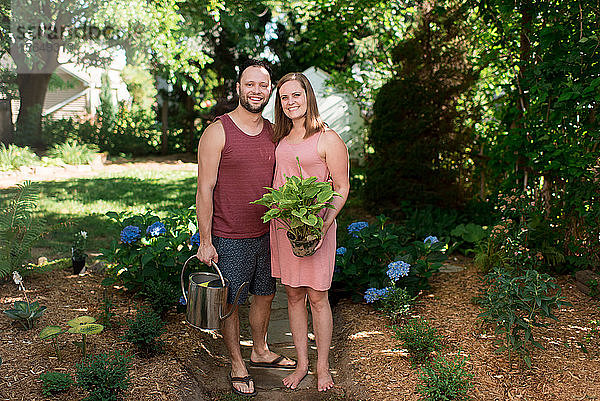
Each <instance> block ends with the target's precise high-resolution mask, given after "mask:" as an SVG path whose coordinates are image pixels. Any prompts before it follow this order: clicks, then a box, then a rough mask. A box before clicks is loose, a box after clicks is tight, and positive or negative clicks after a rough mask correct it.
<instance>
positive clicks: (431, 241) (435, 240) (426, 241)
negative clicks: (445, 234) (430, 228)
mask: <svg viewBox="0 0 600 401" xmlns="http://www.w3.org/2000/svg"><path fill="white" fill-rule="evenodd" d="M423 242H424V243H425V244H426V243H428V242H429V245H433V244H435V243H436V242H440V240H439V239H437V237H434V236H433V235H430V236H429V237H427V238H425V240H424V241H423Z"/></svg>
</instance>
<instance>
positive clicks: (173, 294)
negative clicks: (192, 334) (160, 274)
mask: <svg viewBox="0 0 600 401" xmlns="http://www.w3.org/2000/svg"><path fill="white" fill-rule="evenodd" d="M180 294H181V290H180V289H179V287H177V286H176V285H174V284H173V283H171V282H168V281H160V280H149V281H148V282H147V283H144V289H143V290H142V295H143V296H144V297H145V298H146V300H147V301H148V302H150V305H152V309H154V311H155V312H156V313H158V314H159V315H161V316H164V315H165V314H166V313H167V312H168V311H169V309H171V308H172V307H173V306H175V305H177V303H178V302H179V297H180Z"/></svg>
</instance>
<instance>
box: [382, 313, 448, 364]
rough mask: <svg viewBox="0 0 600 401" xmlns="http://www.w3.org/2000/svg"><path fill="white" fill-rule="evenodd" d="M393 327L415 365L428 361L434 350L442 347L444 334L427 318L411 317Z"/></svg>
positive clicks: (395, 335)
mask: <svg viewBox="0 0 600 401" xmlns="http://www.w3.org/2000/svg"><path fill="white" fill-rule="evenodd" d="M392 328H393V329H394V332H395V333H394V338H395V339H397V340H400V341H401V342H402V346H403V347H404V348H406V350H407V351H408V353H409V355H410V361H411V364H412V365H413V366H415V365H417V364H420V363H423V362H425V361H427V360H428V359H429V356H430V355H431V353H432V352H434V351H436V352H437V351H439V350H440V349H441V348H442V336H441V335H439V334H438V332H437V330H436V329H435V328H433V327H431V326H430V325H429V323H427V321H426V320H423V319H420V318H419V319H411V320H409V321H408V322H407V323H406V324H404V325H402V326H392Z"/></svg>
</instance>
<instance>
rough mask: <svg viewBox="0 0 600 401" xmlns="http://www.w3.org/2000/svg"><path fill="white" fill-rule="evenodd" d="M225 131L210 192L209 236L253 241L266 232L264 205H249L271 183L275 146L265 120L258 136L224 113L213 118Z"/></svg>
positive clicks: (264, 191)
mask: <svg viewBox="0 0 600 401" xmlns="http://www.w3.org/2000/svg"><path fill="white" fill-rule="evenodd" d="M217 119H219V120H221V123H222V124H223V129H224V130H225V146H224V147H223V151H222V152H221V161H220V163H219V171H218V173H217V183H216V185H215V188H214V190H213V220H212V233H213V235H216V236H218V237H224V238H256V237H260V236H261V235H263V234H266V233H268V232H269V224H268V223H263V222H262V219H261V217H262V215H263V214H264V213H265V212H266V211H267V208H266V207H265V206H261V205H251V204H250V202H252V201H255V200H256V199H259V198H261V197H262V196H263V195H264V194H265V193H266V192H267V190H266V189H264V187H270V186H271V185H272V184H273V172H274V169H275V144H274V143H273V141H272V138H273V128H272V127H271V123H270V122H269V120H266V119H265V120H263V121H264V123H263V129H262V131H261V132H260V134H258V135H255V136H250V135H247V134H245V133H244V132H243V131H242V130H241V129H239V128H238V126H237V125H235V123H234V122H233V120H232V119H231V117H229V115H227V114H223V115H222V116H219V117H217Z"/></svg>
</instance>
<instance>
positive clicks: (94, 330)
mask: <svg viewBox="0 0 600 401" xmlns="http://www.w3.org/2000/svg"><path fill="white" fill-rule="evenodd" d="M102 330H104V326H102V325H101V324H98V323H89V324H82V325H81V326H77V327H71V328H70V329H69V333H72V334H85V335H88V334H98V333H100V332H102Z"/></svg>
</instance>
